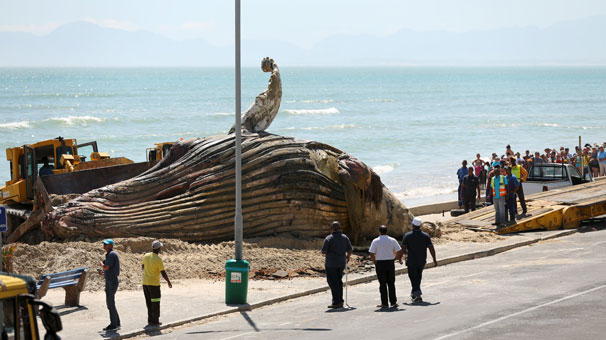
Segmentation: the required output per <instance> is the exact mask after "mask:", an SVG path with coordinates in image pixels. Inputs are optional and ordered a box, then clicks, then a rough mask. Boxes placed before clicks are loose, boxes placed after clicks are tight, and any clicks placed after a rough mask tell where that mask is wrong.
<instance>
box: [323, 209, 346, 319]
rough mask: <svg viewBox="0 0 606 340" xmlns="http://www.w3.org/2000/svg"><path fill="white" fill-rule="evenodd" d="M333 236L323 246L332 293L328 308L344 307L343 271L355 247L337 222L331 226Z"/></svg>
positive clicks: (327, 279)
mask: <svg viewBox="0 0 606 340" xmlns="http://www.w3.org/2000/svg"><path fill="white" fill-rule="evenodd" d="M330 227H331V229H332V234H330V235H328V236H326V238H325V239H324V243H323V244H322V254H324V255H325V256H326V261H325V263H324V268H325V269H326V281H328V286H329V287H330V291H331V293H332V304H331V305H329V306H328V308H342V307H343V270H344V269H345V266H347V262H349V258H350V257H351V253H352V252H353V247H352V246H351V242H350V241H349V238H348V237H347V236H346V235H343V233H342V232H341V224H340V223H339V222H337V221H334V222H332V224H331V225H330Z"/></svg>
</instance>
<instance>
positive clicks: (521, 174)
mask: <svg viewBox="0 0 606 340" xmlns="http://www.w3.org/2000/svg"><path fill="white" fill-rule="evenodd" d="M512 162H513V159H512ZM523 163H524V162H523V161H522V160H521V159H518V160H517V161H516V162H515V164H516V165H515V166H512V167H511V173H512V174H513V175H514V176H515V177H516V179H517V180H518V183H520V186H519V187H518V191H517V192H516V196H517V198H518V201H519V202H520V206H521V207H522V215H526V213H527V212H528V209H527V208H526V199H525V198H524V187H523V186H522V183H524V182H526V179H527V178H528V171H526V169H525V168H524V167H523V166H522V164H523ZM512 164H514V163H512ZM516 210H517V209H516Z"/></svg>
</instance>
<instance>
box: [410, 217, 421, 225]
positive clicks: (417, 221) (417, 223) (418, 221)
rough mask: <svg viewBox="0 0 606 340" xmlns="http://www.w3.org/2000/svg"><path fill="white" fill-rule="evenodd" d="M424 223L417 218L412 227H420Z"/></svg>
mask: <svg viewBox="0 0 606 340" xmlns="http://www.w3.org/2000/svg"><path fill="white" fill-rule="evenodd" d="M422 223H423V221H421V219H420V218H417V217H415V218H414V219H413V220H412V225H413V226H414V227H420V226H421V224H422Z"/></svg>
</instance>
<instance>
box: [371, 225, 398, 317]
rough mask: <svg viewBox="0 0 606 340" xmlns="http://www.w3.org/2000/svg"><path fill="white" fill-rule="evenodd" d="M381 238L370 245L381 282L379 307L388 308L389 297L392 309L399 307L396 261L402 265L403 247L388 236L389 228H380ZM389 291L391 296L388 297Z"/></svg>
mask: <svg viewBox="0 0 606 340" xmlns="http://www.w3.org/2000/svg"><path fill="white" fill-rule="evenodd" d="M379 234H380V235H379V237H377V238H375V239H374V240H372V243H371V244H370V249H369V250H368V251H369V252H370V258H371V259H372V262H373V263H374V264H375V270H376V272H377V279H378V280H379V292H380V293H381V304H380V305H378V306H377V307H380V308H387V307H388V304H387V302H388V297H389V302H390V303H391V307H394V308H395V307H398V303H397V298H396V285H395V282H396V267H395V265H394V261H395V260H396V259H397V260H398V261H400V264H401V263H402V254H403V253H402V247H400V245H399V244H398V241H396V240H395V239H394V238H393V237H389V236H387V227H386V226H384V225H382V226H380V227H379ZM388 290H389V295H388Z"/></svg>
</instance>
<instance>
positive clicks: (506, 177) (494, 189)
mask: <svg viewBox="0 0 606 340" xmlns="http://www.w3.org/2000/svg"><path fill="white" fill-rule="evenodd" d="M605 148H606V142H604V143H603V144H602V145H598V144H593V145H591V144H585V145H584V147H582V148H579V146H575V148H574V152H573V153H571V150H570V148H567V147H563V146H562V147H560V149H559V152H558V149H556V148H553V149H552V148H545V150H544V152H543V153H542V152H540V151H536V152H534V153H531V152H530V150H526V151H525V152H524V154H521V153H520V152H514V151H513V150H512V149H511V146H510V145H507V146H506V147H505V154H503V155H501V156H500V157H499V156H498V154H497V153H493V154H492V157H491V158H490V159H482V158H481V155H480V154H477V155H476V158H475V159H474V160H473V161H472V162H471V166H470V167H468V163H467V161H466V160H464V161H463V162H462V166H461V168H460V169H458V170H457V177H458V179H459V189H458V200H459V202H458V203H459V207H460V208H461V207H464V208H465V212H466V213H467V212H469V210H475V207H476V199H477V200H480V198H481V189H482V188H483V189H485V195H486V202H487V204H494V206H495V216H496V217H495V223H494V224H495V225H497V226H498V227H499V226H503V225H505V224H508V223H515V219H516V217H520V216H524V215H526V213H527V210H526V202H525V199H524V188H523V186H522V183H523V182H525V181H526V178H527V177H528V169H529V168H530V166H531V165H532V164H539V163H561V164H573V165H574V166H576V167H577V169H578V170H579V172H581V173H584V174H588V175H589V176H592V177H600V176H606V151H605ZM516 201H518V202H519V204H520V206H521V207H522V214H518V212H517V203H516Z"/></svg>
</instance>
